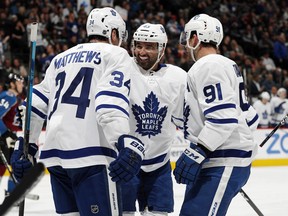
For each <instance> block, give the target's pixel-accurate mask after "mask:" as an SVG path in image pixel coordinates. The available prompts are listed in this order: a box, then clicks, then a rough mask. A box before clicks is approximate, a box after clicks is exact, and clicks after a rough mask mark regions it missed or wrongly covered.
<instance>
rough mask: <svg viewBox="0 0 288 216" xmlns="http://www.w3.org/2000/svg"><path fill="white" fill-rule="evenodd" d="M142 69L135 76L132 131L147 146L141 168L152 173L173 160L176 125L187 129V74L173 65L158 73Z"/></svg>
mask: <svg viewBox="0 0 288 216" xmlns="http://www.w3.org/2000/svg"><path fill="white" fill-rule="evenodd" d="M140 70H141V73H140V72H138V73H132V74H131V92H130V107H131V114H130V115H131V119H130V128H131V134H132V135H133V136H135V137H137V138H139V139H140V140H141V141H142V142H143V143H144V144H145V145H146V151H145V158H144V161H143V163H142V167H141V169H142V170H144V171H145V172H150V171H153V170H156V169H158V168H159V167H161V166H163V165H164V164H166V163H167V161H168V160H169V158H170V148H171V144H172V142H173V140H174V137H175V135H176V127H175V125H176V126H177V127H178V128H180V129H183V106H184V94H185V89H186V85H187V82H186V77H187V73H186V71H184V70H182V69H181V68H179V67H177V66H174V65H170V64H161V65H160V69H159V70H158V71H156V72H153V71H152V72H147V71H143V69H142V68H140ZM173 123H174V124H173Z"/></svg>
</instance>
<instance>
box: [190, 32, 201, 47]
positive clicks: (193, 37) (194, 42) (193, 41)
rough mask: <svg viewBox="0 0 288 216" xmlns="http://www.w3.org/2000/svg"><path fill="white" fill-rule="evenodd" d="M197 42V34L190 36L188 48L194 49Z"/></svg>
mask: <svg viewBox="0 0 288 216" xmlns="http://www.w3.org/2000/svg"><path fill="white" fill-rule="evenodd" d="M198 41H199V39H198V37H197V34H193V35H191V37H190V39H189V45H190V47H195V46H197V44H198Z"/></svg>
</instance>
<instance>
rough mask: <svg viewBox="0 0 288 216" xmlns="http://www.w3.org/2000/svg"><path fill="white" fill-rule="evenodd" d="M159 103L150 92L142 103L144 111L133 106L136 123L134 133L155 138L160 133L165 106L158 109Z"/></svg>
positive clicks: (164, 115) (135, 105)
mask: <svg viewBox="0 0 288 216" xmlns="http://www.w3.org/2000/svg"><path fill="white" fill-rule="evenodd" d="M159 104H160V103H159V102H158V98H157V97H156V95H155V94H154V93H153V92H152V91H151V93H150V94H148V96H147V97H146V98H145V101H143V105H144V107H143V108H144V109H143V108H142V107H141V106H139V105H137V104H134V105H132V111H133V114H134V116H135V119H136V121H137V125H136V126H137V129H136V132H138V133H140V134H141V135H142V136H148V137H149V138H150V137H151V136H156V135H157V134H158V133H161V128H162V123H163V121H164V119H165V117H166V114H167V109H168V107H167V106H164V107H161V108H159Z"/></svg>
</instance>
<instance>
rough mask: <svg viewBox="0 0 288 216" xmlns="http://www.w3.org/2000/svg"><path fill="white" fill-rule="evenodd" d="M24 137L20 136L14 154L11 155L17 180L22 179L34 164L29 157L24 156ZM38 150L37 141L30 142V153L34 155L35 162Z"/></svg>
mask: <svg viewBox="0 0 288 216" xmlns="http://www.w3.org/2000/svg"><path fill="white" fill-rule="evenodd" d="M23 149H24V139H23V137H19V138H18V140H17V142H16V144H15V149H14V151H13V154H12V156H11V160H10V161H11V165H12V170H13V173H14V176H15V177H16V179H17V181H20V180H21V179H22V178H23V176H24V175H25V173H27V172H28V171H29V170H30V168H31V167H32V166H33V165H32V163H31V161H30V160H29V159H28V158H24V157H23V156H24V153H23ZM37 152H38V146H37V145H36V144H35V143H29V148H28V154H29V155H31V156H33V159H34V163H35V162H36V158H35V156H36V155H37Z"/></svg>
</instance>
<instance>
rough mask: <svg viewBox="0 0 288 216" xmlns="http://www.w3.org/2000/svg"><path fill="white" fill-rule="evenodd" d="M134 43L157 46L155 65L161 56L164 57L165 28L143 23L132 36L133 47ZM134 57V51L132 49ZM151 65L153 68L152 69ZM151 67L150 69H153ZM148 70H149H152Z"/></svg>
mask: <svg viewBox="0 0 288 216" xmlns="http://www.w3.org/2000/svg"><path fill="white" fill-rule="evenodd" d="M136 41H139V42H150V43H157V44H158V56H157V61H156V62H155V63H154V65H156V64H157V63H158V62H159V61H160V59H161V58H162V56H163V55H164V50H165V48H166V44H167V41H168V38H167V34H166V31H165V28H164V27H163V25H161V24H151V23H145V24H143V25H141V26H140V27H139V28H138V29H137V30H136V31H135V33H134V34H133V46H134V47H135V43H136ZM132 52H133V55H134V49H133V51H132ZM154 65H153V67H154ZM153 67H152V68H153ZM152 68H150V69H152Z"/></svg>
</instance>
